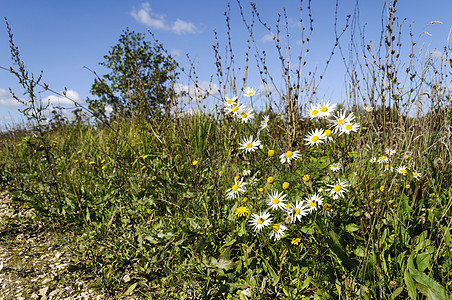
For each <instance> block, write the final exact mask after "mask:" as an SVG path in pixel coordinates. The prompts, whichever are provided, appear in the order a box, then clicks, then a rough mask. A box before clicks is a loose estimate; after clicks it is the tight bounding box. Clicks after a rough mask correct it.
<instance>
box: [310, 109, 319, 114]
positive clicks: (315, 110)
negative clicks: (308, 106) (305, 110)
mask: <svg viewBox="0 0 452 300" xmlns="http://www.w3.org/2000/svg"><path fill="white" fill-rule="evenodd" d="M318 113H319V111H318V110H317V109H314V110H313V111H312V112H311V114H312V115H313V116H315V115H316V114H318Z"/></svg>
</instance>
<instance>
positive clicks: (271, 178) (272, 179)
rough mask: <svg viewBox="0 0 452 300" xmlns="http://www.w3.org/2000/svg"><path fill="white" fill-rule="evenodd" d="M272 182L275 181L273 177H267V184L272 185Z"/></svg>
mask: <svg viewBox="0 0 452 300" xmlns="http://www.w3.org/2000/svg"><path fill="white" fill-rule="evenodd" d="M273 181H275V179H274V178H273V177H268V178H267V182H268V183H273Z"/></svg>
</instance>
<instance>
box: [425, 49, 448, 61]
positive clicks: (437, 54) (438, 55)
mask: <svg viewBox="0 0 452 300" xmlns="http://www.w3.org/2000/svg"><path fill="white" fill-rule="evenodd" d="M428 55H430V57H431V58H433V59H435V60H439V61H441V63H443V64H446V63H447V62H448V61H449V60H448V57H447V54H446V53H444V52H441V51H439V50H438V49H433V50H432V51H430V54H428Z"/></svg>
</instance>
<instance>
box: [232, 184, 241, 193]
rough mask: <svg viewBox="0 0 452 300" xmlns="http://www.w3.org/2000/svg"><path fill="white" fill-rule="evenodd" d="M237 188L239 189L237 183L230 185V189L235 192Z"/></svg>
mask: <svg viewBox="0 0 452 300" xmlns="http://www.w3.org/2000/svg"><path fill="white" fill-rule="evenodd" d="M238 189H239V186H238V185H237V184H234V185H233V186H232V190H233V191H234V192H236V191H237V190H238Z"/></svg>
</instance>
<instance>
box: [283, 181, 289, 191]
mask: <svg viewBox="0 0 452 300" xmlns="http://www.w3.org/2000/svg"><path fill="white" fill-rule="evenodd" d="M289 186H290V183H288V182H284V183H283V185H282V188H283V189H285V190H287V189H288V188H289Z"/></svg>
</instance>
